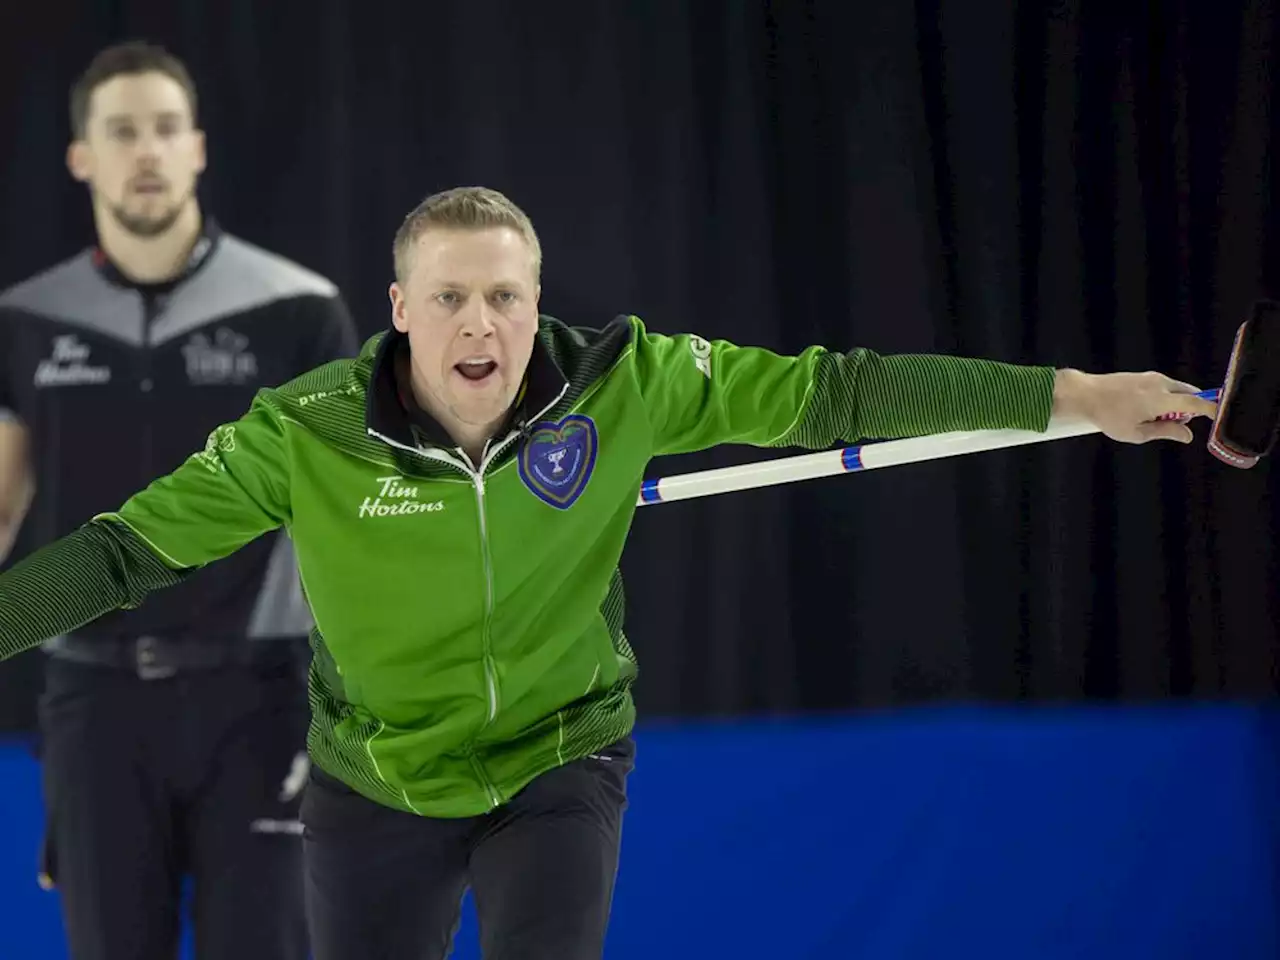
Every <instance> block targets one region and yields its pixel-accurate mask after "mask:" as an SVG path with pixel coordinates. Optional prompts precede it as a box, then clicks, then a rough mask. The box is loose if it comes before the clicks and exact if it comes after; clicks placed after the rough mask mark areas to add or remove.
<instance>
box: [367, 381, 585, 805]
mask: <svg viewBox="0 0 1280 960" xmlns="http://www.w3.org/2000/svg"><path fill="white" fill-rule="evenodd" d="M568 389H569V385H568V384H565V386H564V387H563V388H562V389H561V391H560V392H559V393H558V394H557V395H556V398H555V399H554V400H552V401H551V402H550V403H549V404H547V405H546V406H545V407H543V408H542V410H540V411H539V412H538V413H537V415H536V416H534V417H532V418H531V419H532V420H537V419H538V417H541V416H543V415H544V414H545V413H546V412H547V411H548V410H550V409H552V408H553V407H554V406H555V405H556V404H557V403H559V402H560V398H561V397H563V396H564V395H565V392H566V391H567V390H568ZM368 432H369V433H370V434H371V435H372V436H375V437H377V438H378V439H379V440H382V441H383V442H384V443H389V444H390V445H391V446H393V447H396V448H397V449H400V450H407V451H409V452H410V453H416V454H417V455H418V456H420V457H423V458H424V459H427V460H434V461H436V462H437V463H445V464H448V465H449V466H451V467H454V468H455V469H458V470H461V471H462V472H463V473H464V474H466V475H467V476H468V477H470V478H471V482H472V484H473V486H474V487H475V491H476V507H477V509H478V511H479V514H480V553H481V557H482V558H483V561H484V597H485V600H484V622H483V624H482V626H481V631H480V642H481V660H482V662H483V663H484V677H485V686H486V688H487V689H486V695H487V698H488V704H489V713H488V716H487V717H486V719H485V723H484V726H485V727H487V726H488V725H489V724H491V723H493V721H494V720H495V719H496V718H497V716H498V680H497V666H496V664H495V663H494V661H493V650H492V637H491V635H490V632H489V631H490V625H491V622H492V619H493V607H494V602H493V559H492V556H491V554H490V552H489V525H488V519H487V511H486V509H485V501H484V472H485V470H487V469H488V467H489V464H490V463H492V462H493V460H494V458H495V457H497V456H498V454H500V453H501V452H502V451H503V450H505V449H506V448H507V446H508V445H509V444H510V443H511V441H512V440H515V439H517V438H518V437H519V436H520V431H519V430H513V431H512V432H511V433H509V434H507V435H506V436H505V437H503V438H502V440H500V441H499V442H498V443H497V444H495V445H493V446H492V447H490V444H492V443H493V441H492V440H490V441H488V442H487V443H485V445H484V450H483V451H482V452H481V454H480V467H479V469H476V468H474V467H472V466H471V464H470V462H469V460H468V458H467V457H466V455H465V454H464V453H463V452H462V450H461V449H458V456H457V457H454V456H452V455H451V454H449V453H446V452H444V451H443V450H423V449H420V448H414V447H409V446H406V445H405V444H403V443H397V442H396V441H394V440H392V439H391V438H390V437H385V436H383V435H382V434H380V433H378V432H377V431H376V430H372V429H370V430H369V431H368ZM481 729H484V728H483V727H482V728H481ZM471 762H472V764H473V765H474V766H475V769H476V771H477V773H479V774H480V779H481V781H482V782H483V783H484V786H485V790H486V791H488V793H489V802H490V803H492V804H493V806H495V807H497V806H499V805H501V803H502V798H501V797H500V796H499V795H498V791H497V789H495V787H494V786H493V784H492V783H491V782H490V781H489V777H488V774H487V773H486V772H485V770H484V767H483V765H482V764H481V763H480V761H479V760H478V759H477V758H476V757H475V756H474V755H472V757H471Z"/></svg>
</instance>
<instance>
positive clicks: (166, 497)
mask: <svg viewBox="0 0 1280 960" xmlns="http://www.w3.org/2000/svg"><path fill="white" fill-rule="evenodd" d="M282 434H283V429H282V425H281V423H280V421H279V419H278V416H277V415H276V414H275V412H274V411H273V410H272V409H271V408H270V407H269V405H268V404H266V403H264V402H263V401H262V398H261V397H259V399H258V400H256V401H255V402H254V404H253V406H252V407H251V409H250V410H249V412H248V413H247V414H246V415H245V416H244V417H242V418H241V419H240V420H237V421H236V422H234V423H231V424H226V425H223V426H221V427H219V428H218V429H217V430H215V431H214V432H213V433H212V434H211V435H210V437H209V441H208V443H207V444H206V446H205V448H204V449H203V450H202V451H200V452H199V453H196V454H194V455H193V456H191V457H190V458H188V459H187V461H186V462H185V463H183V464H182V465H181V466H180V467H178V469H177V470H175V471H174V472H173V473H171V474H169V475H168V476H165V477H161V478H160V479H159V480H156V481H155V482H153V483H152V484H150V485H149V486H148V487H147V488H146V489H145V490H143V491H141V492H140V493H138V494H135V495H134V496H133V497H131V498H130V499H129V500H128V501H127V502H126V503H125V504H124V506H123V507H121V508H120V510H119V511H117V512H116V513H109V514H103V515H101V516H98V517H95V518H94V519H92V520H91V521H89V522H88V523H87V524H85V525H84V526H82V527H80V528H79V529H78V530H75V531H73V532H72V533H70V534H68V535H67V536H65V537H62V538H61V539H59V540H56V541H54V542H53V543H51V544H49V545H47V546H45V547H43V548H42V549H40V550H37V551H36V552H34V553H32V554H31V555H30V556H29V557H27V558H26V559H24V560H23V561H22V562H20V563H17V564H15V565H14V566H13V567H11V568H10V569H9V570H7V571H6V572H5V573H4V574H0V659H5V658H7V657H11V656H14V655H15V654H18V653H21V652H22V651H24V650H27V649H30V648H31V647H35V646H37V645H38V644H40V643H42V642H43V641H45V640H47V639H49V638H50V637H55V636H58V635H60V634H63V633H67V632H69V631H72V630H75V629H77V628H79V627H82V626H84V625H85V624H86V623H90V622H92V621H94V620H96V619H98V618H99V617H101V616H102V615H104V614H106V613H110V612H111V611H112V610H117V609H121V608H124V609H129V608H133V607H137V606H138V605H139V604H141V603H142V601H143V600H144V599H145V598H146V596H147V594H148V593H151V592H153V591H155V590H160V589H162V588H164V587H169V586H173V585H174V584H176V583H178V582H180V581H181V580H182V579H183V578H184V577H186V576H187V575H188V574H189V573H190V572H191V571H192V570H194V569H196V568H198V567H201V566H203V565H205V564H207V563H210V562H212V561H213V560H216V559H218V558H220V557H224V556H226V555H228V554H230V553H234V552H235V551H236V550H237V549H239V548H240V547H242V546H244V545H245V544H246V543H248V542H249V541H251V540H253V539H255V538H256V537H258V536H261V535H262V534H264V533H267V532H268V531H270V530H272V529H275V528H276V527H279V526H281V525H282V524H284V523H287V522H288V521H289V496H288V491H289V483H288V469H287V466H288V457H287V452H286V449H285V446H284V442H283V436H282Z"/></svg>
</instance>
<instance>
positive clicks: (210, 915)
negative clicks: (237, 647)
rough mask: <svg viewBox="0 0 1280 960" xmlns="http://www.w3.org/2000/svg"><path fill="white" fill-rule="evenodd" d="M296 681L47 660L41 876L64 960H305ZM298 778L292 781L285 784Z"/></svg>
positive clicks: (301, 714) (261, 674) (229, 671)
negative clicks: (61, 927) (164, 674)
mask: <svg viewBox="0 0 1280 960" xmlns="http://www.w3.org/2000/svg"><path fill="white" fill-rule="evenodd" d="M307 721H308V707H307V702H306V690H305V687H304V685H303V682H302V679H301V676H300V668H299V667H298V666H297V665H296V663H295V664H294V665H280V666H276V667H275V668H272V669H269V668H265V667H263V668H251V667H248V666H236V667H224V668H219V669H199V670H191V671H189V672H182V673H179V674H178V675H176V676H172V677H168V678H164V679H145V680H144V679H141V678H140V677H139V676H138V675H137V674H136V673H130V672H128V671H126V670H122V669H119V668H116V667H109V666H98V665H87V664H79V663H69V662H65V661H60V660H58V659H56V658H52V659H50V661H49V664H48V668H47V671H46V688H45V693H44V696H43V697H42V699H41V703H40V726H41V747H40V751H41V763H42V768H43V778H44V790H45V805H46V812H47V819H48V834H47V838H46V847H45V856H44V858H43V859H44V868H43V869H44V870H45V872H46V873H47V874H49V876H50V879H51V880H52V881H53V883H54V885H55V888H56V890H57V891H58V895H59V897H60V899H61V905H62V912H63V919H64V923H65V926H66V931H67V939H68V944H69V947H70V956H71V958H72V960H173V958H174V957H176V956H177V944H178V937H179V934H180V928H181V921H182V916H181V897H182V892H183V891H182V885H183V881H184V877H185V878H189V879H190V886H191V894H192V900H191V919H192V921H193V928H194V929H193V933H194V941H195V947H196V955H197V957H198V958H199V960H305V958H306V957H307V941H306V919H305V907H304V901H303V884H302V840H301V836H300V833H301V826H300V824H299V821H298V808H299V805H300V802H301V799H300V794H301V792H302V789H301V788H302V787H303V786H305V780H306V774H307V768H306V755H305V753H300V751H304V750H305V743H306V728H307ZM291 774H292V775H291Z"/></svg>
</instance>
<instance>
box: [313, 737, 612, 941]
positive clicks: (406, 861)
mask: <svg viewBox="0 0 1280 960" xmlns="http://www.w3.org/2000/svg"><path fill="white" fill-rule="evenodd" d="M634 756H635V746H634V744H633V743H632V741H631V739H630V738H626V739H624V740H622V741H620V742H619V743H617V744H615V745H614V746H613V747H611V748H609V749H607V750H605V751H602V752H601V753H600V754H599V755H598V756H597V757H596V758H585V759H582V760H578V761H576V762H574V763H570V764H567V765H566V766H563V767H560V768H557V769H555V770H552V771H550V772H548V773H545V774H543V775H542V776H541V777H539V778H537V779H536V780H534V781H533V782H532V783H531V784H530V785H529V786H528V787H527V788H525V789H524V790H523V791H522V792H521V793H519V794H518V795H517V796H516V797H515V798H514V799H513V800H512V801H511V802H510V803H508V804H507V805H506V806H503V807H500V808H498V809H497V810H495V811H493V812H492V813H489V814H487V815H484V816H479V817H470V818H466V819H458V820H442V819H429V818H426V817H420V816H417V815H415V814H410V813H402V812H400V811H398V810H393V809H391V808H389V807H384V806H381V805H379V804H376V803H374V802H372V801H370V800H367V799H365V798H364V797H362V796H360V795H359V794H357V793H355V792H354V791H352V790H350V789H349V788H347V787H345V786H344V785H342V784H341V783H339V782H338V781H336V780H334V779H333V778H331V777H328V776H326V775H325V774H324V773H323V772H321V771H316V770H313V771H312V779H311V783H310V784H309V785H308V787H307V793H306V797H305V798H304V801H303V808H302V820H303V823H304V824H305V828H306V832H305V834H304V837H305V839H304V846H305V848H306V875H307V910H308V917H309V922H310V926H311V942H312V948H313V949H314V951H315V960H352V958H356V957H359V958H361V960H441V958H444V957H446V956H447V955H448V953H449V949H450V946H451V945H452V942H453V937H454V934H455V933H456V931H457V925H458V918H459V913H460V907H461V900H462V896H463V893H464V892H465V890H466V889H467V887H468V886H469V887H470V888H471V891H472V894H473V896H474V898H475V905H476V914H477V917H478V919H479V922H480V943H481V949H482V950H483V953H484V957H485V960H598V958H599V957H600V956H601V953H602V951H603V948H604V939H605V929H606V927H607V925H608V919H609V908H610V905H611V901H612V897H613V885H614V877H615V875H616V873H617V866H618V849H619V843H620V840H621V835H622V816H623V812H624V811H625V809H626V806H627V799H626V781H627V776H628V774H629V773H630V771H631V768H632V764H633V762H634Z"/></svg>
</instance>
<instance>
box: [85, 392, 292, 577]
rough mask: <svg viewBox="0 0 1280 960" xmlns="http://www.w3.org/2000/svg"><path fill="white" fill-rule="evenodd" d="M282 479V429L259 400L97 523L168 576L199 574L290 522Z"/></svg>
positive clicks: (285, 474) (285, 464)
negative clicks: (150, 555)
mask: <svg viewBox="0 0 1280 960" xmlns="http://www.w3.org/2000/svg"><path fill="white" fill-rule="evenodd" d="M289 473H290V471H289V454H288V449H287V447H286V444H285V437H284V424H283V422H282V421H281V419H280V414H279V413H278V412H277V411H276V408H275V407H274V406H273V405H272V404H271V403H270V402H269V401H268V400H267V399H266V398H265V395H264V394H259V396H258V397H257V399H255V400H254V402H253V405H252V406H251V407H250V408H249V412H248V413H246V414H245V415H244V416H243V417H241V418H240V419H239V420H236V421H235V422H233V423H228V424H224V425H222V426H220V427H218V428H217V429H216V430H214V431H213V433H211V434H210V435H209V439H208V442H207V443H206V444H205V448H204V449H203V450H201V451H200V452H199V453H196V454H193V455H192V456H191V457H189V458H187V461H186V462H185V463H183V464H182V466H180V467H178V469H177V470H175V471H173V473H170V474H169V475H168V476H164V477H161V478H160V479H159V480H156V481H154V482H153V483H151V484H150V485H149V486H148V487H147V488H146V489H145V490H143V491H142V492H141V493H138V494H135V495H134V496H132V497H130V498H129V500H128V501H126V502H125V504H124V506H123V507H121V508H120V509H119V510H118V511H117V512H115V513H109V514H104V515H103V519H109V520H114V521H116V522H119V523H122V524H124V525H125V526H126V527H128V528H129V529H130V530H132V531H133V532H134V533H135V534H137V536H139V537H141V538H142V540H144V541H145V542H146V543H147V544H148V545H149V546H150V547H151V549H152V552H154V553H155V554H156V555H157V556H158V557H160V558H162V559H163V560H164V561H165V563H167V564H168V565H169V566H170V567H172V568H174V569H181V568H187V567H200V566H203V565H204V564H206V563H211V562H212V561H214V560H217V559H219V558H221V557H225V556H227V555H228V554H231V553H234V552H235V551H236V550H238V549H240V548H241V547H242V546H244V545H245V544H246V543H248V542H249V541H251V540H254V539H256V538H257V537H260V536H262V535H263V534H264V533H268V532H270V531H271V530H275V529H277V528H278V527H281V526H285V525H287V524H288V523H289V522H290V521H291V519H292V518H291V515H290V496H289V487H290V483H289Z"/></svg>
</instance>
